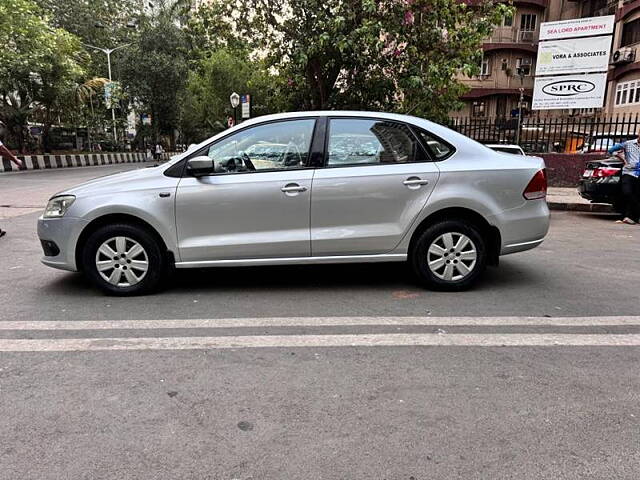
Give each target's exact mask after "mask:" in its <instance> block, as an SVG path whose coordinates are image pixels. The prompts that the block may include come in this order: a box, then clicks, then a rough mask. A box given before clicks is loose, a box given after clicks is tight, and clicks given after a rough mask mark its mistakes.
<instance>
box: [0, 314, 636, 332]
mask: <svg viewBox="0 0 640 480" xmlns="http://www.w3.org/2000/svg"><path fill="white" fill-rule="evenodd" d="M359 325H361V326H374V325H378V326H384V325H392V326H421V325H422V326H430V325H443V326H445V325H448V326H496V327H504V326H556V327H571V326H575V327H600V326H615V325H619V326H635V325H639V326H640V316H620V317H554V318H548V317H282V318H279V317H274V318H210V319H183V320H178V319H171V320H95V321H94V320H78V321H0V330H120V329H126V330H156V329H169V328H174V329H175V328H246V327H313V326H359Z"/></svg>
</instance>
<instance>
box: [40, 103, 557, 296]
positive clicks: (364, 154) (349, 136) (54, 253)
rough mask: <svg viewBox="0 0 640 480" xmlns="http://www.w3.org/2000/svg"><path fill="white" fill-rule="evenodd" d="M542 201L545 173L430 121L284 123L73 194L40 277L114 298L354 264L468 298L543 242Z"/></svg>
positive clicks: (51, 211) (53, 203)
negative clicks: (195, 273) (493, 267)
mask: <svg viewBox="0 0 640 480" xmlns="http://www.w3.org/2000/svg"><path fill="white" fill-rule="evenodd" d="M546 188H547V182H546V175H545V166H544V162H543V160H542V159H540V158H536V157H527V156H521V157H515V156H513V155H509V154H504V153H499V152H494V151H493V150H490V149H489V148H487V147H485V146H483V145H481V144H479V143H477V142H475V141H473V140H471V139H469V138H467V137H465V136H463V135H461V134H459V133H456V132H454V131H452V130H449V129H447V128H445V127H443V126H440V125H438V124H435V123H432V122H429V121H427V120H423V119H420V118H415V117H410V116H404V115H395V114H386V113H377V112H375V113H374V112H340V111H331V112H304V113H286V114H279V115H270V116H264V117H259V118H256V119H253V120H250V121H247V122H244V123H242V124H240V125H238V126H236V127H234V128H231V129H229V130H226V131H224V132H222V133H220V134H218V135H216V136H214V137H212V138H210V139H209V140H207V141H205V142H203V143H201V144H199V145H197V147H195V148H193V149H191V150H190V151H188V152H185V153H183V154H180V155H178V156H176V157H174V158H173V159H172V160H171V161H169V162H168V163H166V164H162V165H159V166H155V167H152V168H143V169H138V170H134V171H129V172H124V173H120V174H116V175H111V176H107V177H103V178H99V179H97V180H93V181H90V182H88V183H85V184H82V185H80V186H77V187H74V188H71V189H69V190H67V191H64V192H61V193H59V194H57V195H55V196H54V197H53V198H51V200H50V201H49V204H48V205H47V207H46V210H45V212H44V214H43V215H42V217H41V218H40V219H39V221H38V235H39V237H40V240H41V243H42V247H43V250H44V257H43V259H42V262H43V263H44V264H46V265H48V266H51V267H55V268H60V269H64V270H71V271H81V272H83V273H84V274H85V275H86V276H87V277H88V278H89V279H91V280H92V281H93V282H94V283H95V284H96V285H97V286H99V287H100V288H102V289H103V290H104V291H106V292H108V293H110V294H116V295H132V294H141V293H147V292H151V291H153V290H154V289H156V288H157V287H158V286H159V284H160V282H161V280H162V279H163V277H165V276H167V274H168V273H169V272H171V271H173V268H202V267H238V266H245V265H283V264H314V263H315V264H317V263H347V262H409V263H410V264H411V266H412V267H413V270H414V271H415V273H416V274H417V276H418V278H419V279H420V280H421V281H422V282H423V283H424V284H425V285H426V286H428V287H431V288H435V289H444V290H463V289H466V288H468V287H470V286H471V285H473V284H474V283H475V282H476V281H477V280H478V278H479V277H480V276H481V274H482V272H483V271H484V270H485V266H486V265H487V264H497V263H498V257H499V256H500V255H506V254H511V253H515V252H521V251H524V250H528V249H531V248H534V247H536V246H538V245H540V243H542V241H543V239H544V237H545V235H546V233H547V230H548V226H549V210H548V208H547V204H546V201H545V196H546Z"/></svg>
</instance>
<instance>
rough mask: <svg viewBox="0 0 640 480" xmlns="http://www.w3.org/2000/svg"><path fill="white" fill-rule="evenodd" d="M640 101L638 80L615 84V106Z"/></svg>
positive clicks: (635, 103) (639, 81) (639, 83)
mask: <svg viewBox="0 0 640 480" xmlns="http://www.w3.org/2000/svg"><path fill="white" fill-rule="evenodd" d="M639 103H640V80H634V81H632V82H624V83H619V84H618V85H617V86H616V107H624V106H626V105H637V104H639Z"/></svg>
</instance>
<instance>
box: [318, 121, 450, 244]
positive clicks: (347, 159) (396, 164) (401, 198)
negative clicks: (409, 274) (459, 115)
mask: <svg viewBox="0 0 640 480" xmlns="http://www.w3.org/2000/svg"><path fill="white" fill-rule="evenodd" d="M327 135H328V139H327V142H326V143H327V147H326V155H325V168H323V169H319V170H317V171H316V174H315V176H314V179H313V192H312V205H311V250H312V254H313V256H326V255H360V254H382V253H387V252H390V251H391V250H393V249H394V248H395V247H396V246H397V245H398V244H399V242H400V240H401V239H402V237H403V236H404V234H405V233H406V232H407V230H408V229H409V227H410V226H411V224H412V222H413V221H414V219H415V218H416V217H417V215H418V214H419V212H420V210H421V209H422V208H423V206H424V205H425V203H426V202H427V199H428V198H429V195H430V194H431V192H432V191H433V188H434V187H435V185H436V182H437V181H438V176H439V171H438V167H437V166H436V164H435V163H433V162H432V161H430V159H429V158H428V157H427V152H425V150H424V149H423V147H422V145H421V144H420V142H419V141H418V139H417V138H416V137H415V135H414V133H413V132H412V130H411V129H410V128H409V127H408V126H407V125H405V124H403V123H398V122H393V121H388V120H382V119H368V118H366V119H365V118H332V119H330V120H329V130H328V132H327Z"/></svg>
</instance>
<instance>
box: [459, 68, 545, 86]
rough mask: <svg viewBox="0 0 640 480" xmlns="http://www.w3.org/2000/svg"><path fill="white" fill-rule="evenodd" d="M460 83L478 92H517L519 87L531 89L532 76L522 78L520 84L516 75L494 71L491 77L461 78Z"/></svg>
mask: <svg viewBox="0 0 640 480" xmlns="http://www.w3.org/2000/svg"><path fill="white" fill-rule="evenodd" d="M460 80H461V81H462V83H464V84H465V85H466V86H468V87H470V88H472V89H480V90H494V91H501V90H518V89H519V88H520V87H523V88H525V89H532V88H533V75H529V76H526V77H523V79H522V82H520V77H518V76H516V75H509V76H507V75H505V74H504V72H502V71H500V70H495V71H493V72H492V75H481V76H478V77H473V78H469V77H466V78H461V79H460Z"/></svg>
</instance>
